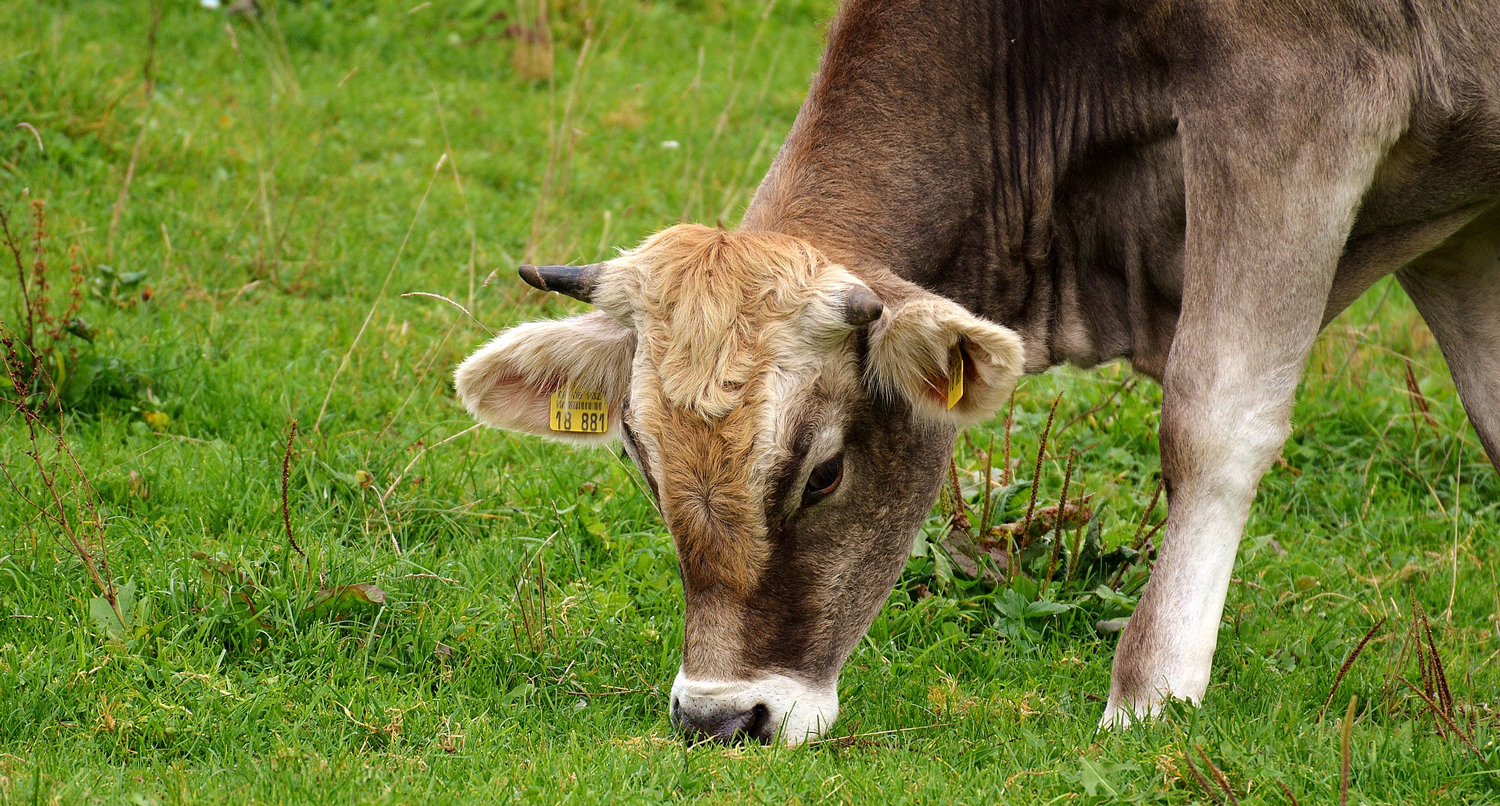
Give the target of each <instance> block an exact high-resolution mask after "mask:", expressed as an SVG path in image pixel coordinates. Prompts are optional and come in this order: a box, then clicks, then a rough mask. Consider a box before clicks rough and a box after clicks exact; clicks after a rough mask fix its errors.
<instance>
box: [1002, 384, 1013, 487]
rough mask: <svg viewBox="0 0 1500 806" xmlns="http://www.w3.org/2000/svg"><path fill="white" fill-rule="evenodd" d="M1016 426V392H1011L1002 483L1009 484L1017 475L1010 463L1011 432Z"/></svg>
mask: <svg viewBox="0 0 1500 806" xmlns="http://www.w3.org/2000/svg"><path fill="white" fill-rule="evenodd" d="M1015 426H1016V393H1015V392H1011V393H1010V408H1009V410H1008V411H1007V412H1006V414H1005V458H1004V460H1003V461H1002V462H1001V463H1000V467H1001V470H1000V483H1001V484H1004V485H1007V486H1009V485H1010V483H1011V482H1012V481H1015V479H1014V478H1013V477H1014V475H1015V471H1014V469H1013V468H1012V467H1011V464H1010V433H1011V430H1012V429H1014V428H1015Z"/></svg>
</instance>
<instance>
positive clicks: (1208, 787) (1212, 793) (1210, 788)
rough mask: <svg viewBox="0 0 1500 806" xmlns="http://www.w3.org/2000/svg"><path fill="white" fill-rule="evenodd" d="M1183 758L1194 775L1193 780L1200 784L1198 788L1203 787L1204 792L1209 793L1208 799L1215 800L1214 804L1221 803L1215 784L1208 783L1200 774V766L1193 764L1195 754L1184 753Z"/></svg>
mask: <svg viewBox="0 0 1500 806" xmlns="http://www.w3.org/2000/svg"><path fill="white" fill-rule="evenodd" d="M1183 756H1184V757H1185V758H1186V759H1187V765H1188V772H1191V773H1192V774H1193V779H1194V780H1195V781H1197V782H1198V786H1201V787H1203V791H1204V792H1207V793H1208V797H1209V798H1210V799H1211V800H1213V802H1214V803H1216V804H1217V803H1219V802H1220V801H1219V793H1218V790H1217V789H1216V788H1215V787H1214V785H1213V784H1211V783H1209V782H1208V779H1207V778H1205V777H1203V773H1201V772H1198V765H1196V764H1194V763H1193V754H1192V753H1184V754H1183Z"/></svg>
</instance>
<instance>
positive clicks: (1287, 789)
mask: <svg viewBox="0 0 1500 806" xmlns="http://www.w3.org/2000/svg"><path fill="white" fill-rule="evenodd" d="M1276 785H1277V786H1279V787H1281V791H1282V792H1283V793H1285V794H1286V799H1287V802H1288V803H1290V804H1292V806H1302V804H1300V803H1298V802H1297V796H1296V795H1293V794H1292V788H1291V787H1289V786H1287V785H1286V784H1284V783H1282V782H1280V781H1277V782H1276Z"/></svg>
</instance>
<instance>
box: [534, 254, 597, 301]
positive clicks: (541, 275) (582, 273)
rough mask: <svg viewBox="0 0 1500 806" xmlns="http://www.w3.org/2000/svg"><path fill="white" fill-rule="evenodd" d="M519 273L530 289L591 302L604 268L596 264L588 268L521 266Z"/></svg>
mask: <svg viewBox="0 0 1500 806" xmlns="http://www.w3.org/2000/svg"><path fill="white" fill-rule="evenodd" d="M520 272H521V279H522V280H525V281H526V284H527V285H529V286H531V287H532V288H536V289H540V290H542V291H556V292H557V293H559V294H567V295H568V296H570V297H572V298H573V299H577V300H582V301H584V302H591V301H592V300H591V299H590V297H592V296H593V295H594V286H596V285H598V284H599V277H600V275H602V274H604V267H603V266H602V265H600V264H598V263H594V264H591V265H588V266H522V267H521V269H520Z"/></svg>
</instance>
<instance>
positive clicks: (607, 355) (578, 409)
mask: <svg viewBox="0 0 1500 806" xmlns="http://www.w3.org/2000/svg"><path fill="white" fill-rule="evenodd" d="M634 355H635V333H634V331H632V330H630V329H629V328H626V327H624V326H622V325H621V324H620V323H619V322H617V321H615V319H614V318H612V317H611V316H609V315H608V314H606V313H603V312H601V311H594V312H592V313H586V314H582V315H580V316H574V317H571V318H569V319H561V320H557V321H551V322H531V323H529V324H525V325H519V326H517V327H513V328H511V329H510V330H507V331H505V332H504V333H501V334H500V335H499V336H497V337H495V338H494V339H493V340H492V341H490V342H489V343H488V344H486V345H484V346H483V347H481V348H479V350H478V351H477V352H475V353H474V354H473V355H471V356H469V358H468V360H466V361H464V362H463V363H462V364H460V365H459V366H458V371H457V372H455V373H454V383H453V385H454V388H455V389H456V390H457V391H458V396H459V399H461V400H462V401H463V403H464V406H465V407H466V408H467V409H468V410H469V413H470V414H473V415H474V417H475V419H477V420H479V421H480V422H482V423H484V424H486V425H489V426H493V427H495V428H504V429H508V430H511V431H524V432H526V433H528V434H537V435H539V436H544V437H550V438H552V439H558V440H562V441H565V442H575V443H580V444H587V445H597V444H600V443H602V442H607V441H609V440H612V439H615V438H617V437H618V435H619V427H620V426H619V422H620V412H621V407H622V406H623V405H624V403H625V401H626V399H627V398H628V396H629V394H630V363H631V359H632V358H633V357H634ZM601 414H602V415H603V416H602V419H601V418H600V416H599V415H601Z"/></svg>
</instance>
